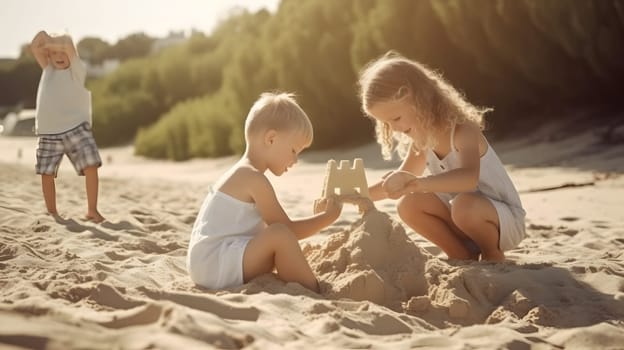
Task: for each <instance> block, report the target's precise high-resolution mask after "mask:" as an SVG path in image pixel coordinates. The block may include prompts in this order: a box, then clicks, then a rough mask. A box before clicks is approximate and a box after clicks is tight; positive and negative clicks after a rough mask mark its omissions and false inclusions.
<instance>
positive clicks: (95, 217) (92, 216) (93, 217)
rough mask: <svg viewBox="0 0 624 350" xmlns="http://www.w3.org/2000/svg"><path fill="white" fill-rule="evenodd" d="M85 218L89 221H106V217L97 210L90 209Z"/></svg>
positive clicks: (97, 222)
mask: <svg viewBox="0 0 624 350" xmlns="http://www.w3.org/2000/svg"><path fill="white" fill-rule="evenodd" d="M85 220H88V221H92V222H95V223H96V224H99V223H100V222H102V221H104V220H105V219H104V217H103V216H102V215H101V214H100V213H99V212H98V211H97V210H96V211H92V212H91V211H90V212H88V213H87V215H85Z"/></svg>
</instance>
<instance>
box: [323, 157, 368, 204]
mask: <svg viewBox="0 0 624 350" xmlns="http://www.w3.org/2000/svg"><path fill="white" fill-rule="evenodd" d="M332 194H336V195H345V194H346V195H350V194H359V195H361V196H363V197H366V198H369V197H370V196H369V194H368V183H367V182H366V174H365V173H364V161H363V160H362V159H361V158H356V159H354V160H353V166H349V161H348V160H341V161H340V165H337V164H336V161H335V160H333V159H331V160H329V161H328V162H327V172H326V173H325V184H324V186H323V193H322V197H323V198H325V197H327V196H328V195H332Z"/></svg>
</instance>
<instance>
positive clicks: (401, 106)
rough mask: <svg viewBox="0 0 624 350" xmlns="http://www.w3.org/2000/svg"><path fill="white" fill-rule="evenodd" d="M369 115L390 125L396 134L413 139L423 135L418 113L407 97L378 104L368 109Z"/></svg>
mask: <svg viewBox="0 0 624 350" xmlns="http://www.w3.org/2000/svg"><path fill="white" fill-rule="evenodd" d="M368 113H369V114H370V115H371V116H373V117H374V118H375V119H377V120H379V121H381V122H383V123H385V124H387V125H389V126H390V128H391V129H392V131H394V132H399V133H403V134H405V135H407V136H409V137H410V138H412V139H417V138H418V137H419V135H421V134H422V130H421V129H422V127H421V126H420V123H419V122H418V119H419V118H418V113H417V112H416V109H415V107H414V105H413V104H412V103H411V102H410V100H409V98H407V97H403V98H401V99H398V100H387V101H380V102H377V103H375V104H374V105H372V106H371V107H370V108H369V109H368Z"/></svg>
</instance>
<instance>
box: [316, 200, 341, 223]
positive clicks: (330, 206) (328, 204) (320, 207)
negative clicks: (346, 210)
mask: <svg viewBox="0 0 624 350" xmlns="http://www.w3.org/2000/svg"><path fill="white" fill-rule="evenodd" d="M341 211H342V203H340V201H338V200H337V199H336V197H333V196H331V197H325V198H321V199H317V200H315V201H314V214H318V213H322V212H325V213H327V214H328V215H329V216H330V217H331V218H333V220H336V219H338V217H339V216H340V212H341Z"/></svg>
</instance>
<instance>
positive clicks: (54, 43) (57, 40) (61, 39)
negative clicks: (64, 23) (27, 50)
mask: <svg viewBox="0 0 624 350" xmlns="http://www.w3.org/2000/svg"><path fill="white" fill-rule="evenodd" d="M45 47H46V48H47V49H50V50H58V51H63V52H65V54H66V55H67V57H69V60H70V61H73V60H74V59H75V58H76V57H78V53H77V52H76V47H75V46H74V42H73V41H72V38H71V36H69V35H67V34H65V35H62V36H58V37H54V38H50V40H48V42H47V43H46V44H45Z"/></svg>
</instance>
